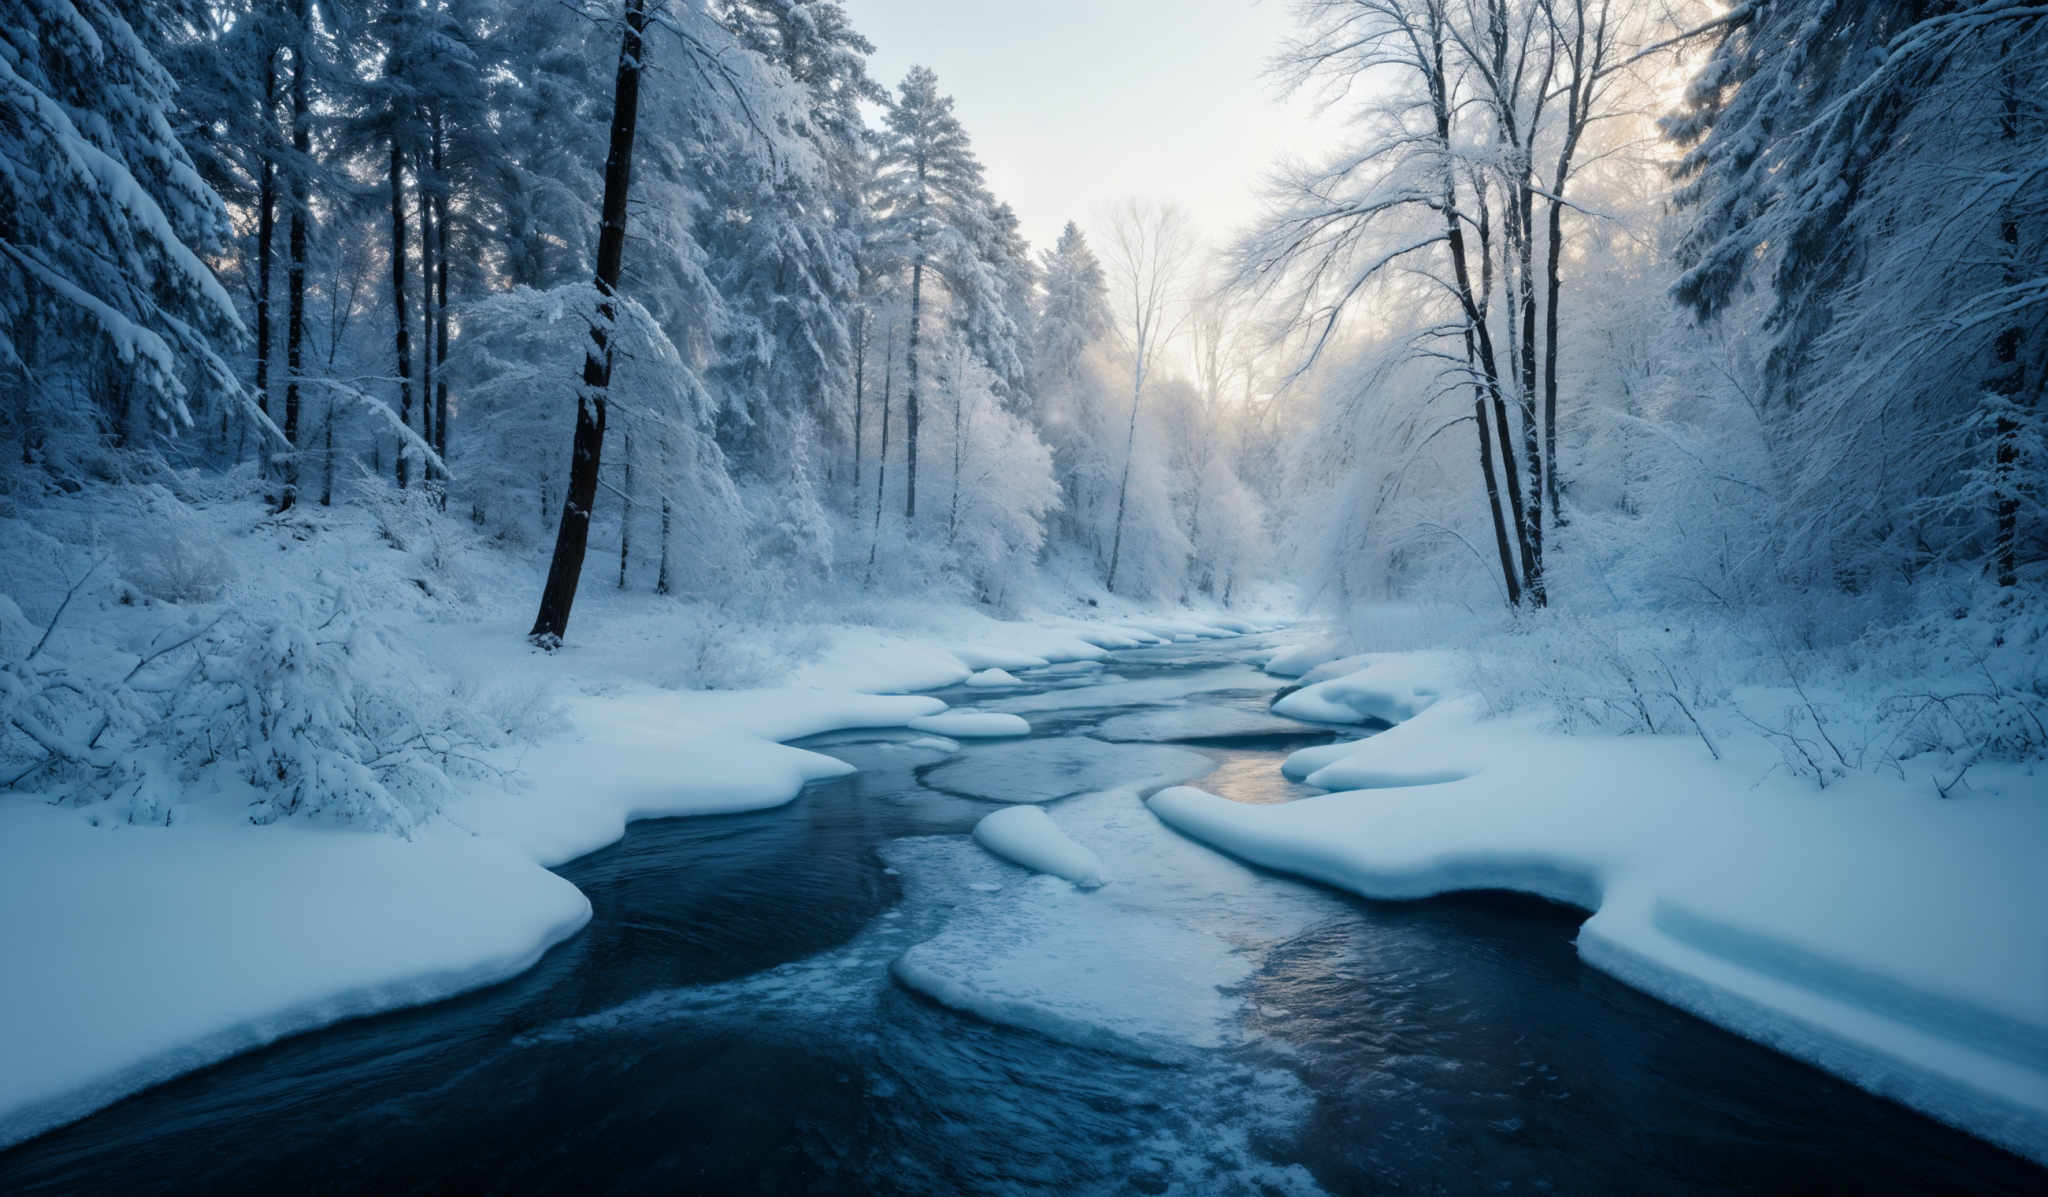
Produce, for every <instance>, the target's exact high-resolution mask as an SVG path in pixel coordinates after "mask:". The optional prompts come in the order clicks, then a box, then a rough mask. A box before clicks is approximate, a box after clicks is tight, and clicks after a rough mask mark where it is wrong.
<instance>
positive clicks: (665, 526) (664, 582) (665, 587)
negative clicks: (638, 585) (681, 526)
mask: <svg viewBox="0 0 2048 1197" xmlns="http://www.w3.org/2000/svg"><path fill="white" fill-rule="evenodd" d="M669 518H670V517H669V506H668V496H667V495H663V496H662V497H661V568H660V569H658V570H657V571H656V572H655V575H654V593H656V594H667V593H669V591H670V590H671V589H672V587H671V585H670V582H669V576H668V540H669Z"/></svg>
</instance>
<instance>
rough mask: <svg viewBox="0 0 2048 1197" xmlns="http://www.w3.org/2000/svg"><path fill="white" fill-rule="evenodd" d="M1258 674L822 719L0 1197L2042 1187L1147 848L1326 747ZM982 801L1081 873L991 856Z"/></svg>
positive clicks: (1530, 974)
mask: <svg viewBox="0 0 2048 1197" xmlns="http://www.w3.org/2000/svg"><path fill="white" fill-rule="evenodd" d="M1270 651H1271V646H1270V645H1269V644H1267V643H1265V642H1264V641H1262V640H1261V639H1259V638H1256V637H1254V638H1247V639H1240V640H1233V641H1223V642H1211V643H1205V644H1198V645H1183V646H1176V647H1172V648H1160V649H1150V650H1140V651H1132V652H1126V653H1119V654H1116V655H1115V656H1114V657H1113V659H1112V660H1111V661H1109V662H1108V663H1107V666H1106V668H1105V669H1090V668H1074V667H1064V668H1055V669H1052V670H1041V671H1037V672H1036V673H1027V674H1024V675H1023V677H1022V679H1021V684H1020V685H1019V686H1018V687H1014V688H1008V689H1002V688H996V689H979V690H971V691H970V690H967V689H965V688H963V689H961V690H960V691H958V692H955V693H948V694H945V695H943V697H945V698H947V699H948V700H949V701H954V702H957V703H959V704H960V705H962V706H970V705H971V706H983V707H993V708H995V709H999V710H1012V711H1015V712H1017V713H1019V714H1023V715H1024V716H1025V717H1026V718H1028V719H1029V720H1031V722H1032V724H1033V726H1034V729H1035V731H1034V738H1033V740H1032V741H1031V742H1028V743H1027V744H1024V745H1022V746H1020V745H1019V743H1018V742H1008V743H1003V742H988V743H984V744H976V743H973V742H967V743H965V744H964V746H963V747H962V748H961V750H960V752H959V753H958V754H954V755H950V756H949V755H948V754H947V753H946V752H945V750H944V749H943V748H942V747H934V746H932V745H931V744H930V743H929V741H927V742H926V743H925V744H917V743H914V742H915V741H918V740H920V739H923V737H920V736H919V735H917V734H915V733H902V732H868V733H846V734H840V735H835V736H828V737H820V738H818V739H816V740H814V741H811V742H809V746H812V747H816V748H818V749H820V750H821V751H826V752H830V753H833V754H835V755H840V756H843V757H844V758H845V759H847V760H849V761H851V762H853V763H854V764H856V765H858V766H859V767H860V770H861V771H860V772H859V773H858V774H855V775H853V776H850V777H848V778H845V779H842V780H839V781H835V782H831V783H827V784H821V785H817V786H814V787H813V788H812V789H811V790H809V791H807V792H806V793H805V794H804V795H803V796H802V797H801V798H799V799H798V800H797V801H796V802H794V803H792V804H791V805H789V806H787V807H783V808H781V809H777V810H771V811H766V812H762V813H759V814H749V815H736V816H724V817H715V818H700V819H673V820H663V821H652V822H645V823H639V824H636V825H634V826H633V827H632V828H631V829H630V830H629V831H628V833H627V835H626V837H625V839H624V840H622V841H621V842H620V843H618V844H616V845H614V846H612V847H610V848H607V849H605V850H603V851H600V852H596V853H593V854H591V855H590V856H587V857H584V858H582V859H580V860H578V861H575V862H573V863H572V864H570V865H568V866H566V867H565V868H563V869H562V870H561V871H562V872H563V873H564V874H565V875H566V876H568V877H569V878H570V879H571V880H572V881H574V882H575V883H576V884H577V885H578V886H580V887H582V888H583V889H584V890H585V891H586V892H587V893H588V894H589V895H590V897H591V899H592V901H593V903H594V904H595V906H596V918H595V920H594V921H593V922H592V923H591V925H590V927H589V928H588V929H587V930H585V931H584V932H583V933H582V934H580V935H578V936H576V937H575V938H573V939H571V940H570V941H569V942H567V943H566V944H564V945H562V946H561V947H559V948H557V949H556V950H554V951H553V952H551V953H550V954H549V955H548V956H547V957H546V958H545V959H544V960H543V961H542V962H541V963H540V964H539V965H538V966H537V967H536V968H534V969H533V970H532V971H531V972H529V973H527V974H526V975H524V976H522V977H520V978H518V979H516V980H514V981H511V982H509V983H507V984H504V985H501V986H498V987H496V988H493V989H490V990H487V991H484V992H482V993H478V994H474V995H471V996H469V997H466V998H462V999H458V1000H455V1001H451V1002H446V1003H442V1004H440V1005H437V1006H433V1007H429V1008H425V1009H420V1010H414V1011H408V1012H403V1013H398V1014H392V1015H387V1016H383V1017H379V1018H374V1019H368V1020H364V1021H360V1022H355V1023H350V1024H346V1025H343V1026H340V1027H336V1028H333V1029H330V1030H327V1031H324V1032H319V1033H316V1034H312V1035H308V1036H304V1037H301V1038H299V1039H295V1040H291V1041H288V1042H285V1043H281V1044H278V1045H275V1046H273V1047H271V1048H268V1049H266V1050H263V1051H260V1052H257V1053H254V1054H251V1055H248V1056H244V1057H241V1058H239V1059H235V1060H231V1061H228V1062H226V1063H224V1064H221V1065H219V1066H216V1067H214V1068H211V1069H208V1070H205V1071H203V1072H200V1073H196V1074H193V1075H191V1076H188V1077H185V1078H183V1079H181V1080H178V1081H175V1082H173V1083H171V1084H168V1085H165V1086H163V1087H161V1088H158V1089H155V1090H152V1091H149V1092H147V1093H143V1094H141V1095H138V1096H136V1097H134V1098H131V1099H129V1100H128V1101H126V1102H123V1103H121V1104H119V1105H117V1106H114V1107H112V1108H110V1109H108V1110H106V1111H104V1112H102V1113H100V1114H99V1115H97V1116H95V1117H93V1118H91V1119H88V1120H87V1121H85V1122H82V1123H80V1124H78V1125H75V1126H73V1127H70V1128H67V1129H65V1130H61V1131H58V1132H55V1133H53V1134H50V1135H48V1136H45V1137H43V1138H41V1139H39V1140H35V1141H32V1142H30V1143H28V1144H26V1145H24V1146H22V1147H20V1148H18V1149H16V1150H15V1151H13V1152H11V1153H7V1154H4V1155H0V1192H7V1193H28V1192H64V1193H93V1192H105V1193H117V1192H118V1193H142V1192H159V1191H205V1192H210V1193H220V1192H243V1191H248V1192H276V1191H289V1192H292V1193H294V1194H304V1193H321V1192H335V1191H374V1192H379V1193H397V1192H446V1191H489V1192H505V1191H511V1192H536V1193H554V1192H607V1191H620V1192H642V1191H659V1192H712V1193H723V1192H735V1193H738V1192H744V1193H759V1192H771V1193H780V1192H805V1193H810V1192H835V1191H863V1192H916V1193H928V1192H970V1191H971V1192H988V1191H1044V1192H1057V1193H1077V1192H1081V1193H1095V1192H1102V1193H1123V1192H1135V1193H1161V1192H1176V1191H1177V1192H1188V1193H1230V1192H1255V1193H1263V1192H1272V1193H1291V1192H1319V1191H1328V1192H1340V1193H1352V1192H1379V1191H1419V1192H1468V1191H1478V1190H1484V1189H1493V1188H1507V1189H1516V1190H1521V1189H1543V1190H1553V1191H1559V1192H1571V1193H1581V1192H1609V1191H1612V1192H1688V1191H1698V1192H1705V1191H1717V1192H1718V1191H1727V1190H1730V1189H1736V1190H1742V1189H1751V1190H1780V1191H1782V1190H1786V1189H1791V1190H1808V1191H1812V1190H1829V1191H1845V1190H1846V1191H1860V1190H1917V1191H1923V1192H1927V1191H1958V1192H1960V1191H1970V1192H1980V1193H1981V1192H2003V1191H2013V1192H2019V1191H2038V1185H2039V1184H2040V1180H2041V1173H2040V1172H2039V1170H2038V1169H2035V1168H2033V1167H2032V1166H2031V1165H2028V1164H2025V1163H2023V1162H2021V1161H2019V1160H2018V1159H2016V1158H2014V1157H2011V1156H2008V1155H2005V1154H2004V1153H2002V1152H1999V1151H1998V1150H1996V1149H1994V1148H1991V1147H1988V1146H1985V1145H1982V1144H1980V1143H1978V1142H1976V1141H1975V1140H1972V1139H1969V1138H1967V1137H1965V1136H1963V1135H1961V1134H1959V1133H1957V1132H1954V1131H1951V1130H1948V1129H1946V1128H1944V1127H1941V1126H1939V1125H1937V1124H1935V1123H1933V1122H1930V1121H1928V1120H1926V1119H1923V1118H1921V1117H1919V1116H1917V1115H1915V1114H1912V1113H1909V1112H1907V1111H1906V1110H1904V1109H1901V1108H1899V1107H1896V1106H1893V1105H1891V1104H1889V1103H1886V1102H1882V1101H1879V1100H1877V1099H1875V1098H1872V1097H1869V1096H1866V1095H1865V1094H1863V1093H1861V1092H1859V1091H1857V1090H1855V1089H1852V1088H1850V1087H1848V1086H1846V1085H1843V1084H1841V1083H1839V1082H1837V1081H1834V1080H1833V1079H1831V1078H1829V1077H1827V1076H1824V1075H1822V1074H1821V1073H1818V1072H1815V1071H1813V1070H1811V1069H1808V1068H1806V1067H1804V1066H1803V1065H1799V1064H1796V1063H1793V1062H1791V1061H1789V1060H1787V1059H1784V1058H1782V1057H1780V1056H1777V1055H1775V1054H1773V1053H1771V1052H1769V1051H1766V1050H1764V1049H1762V1048H1759V1047H1755V1046H1753V1045H1751V1044H1748V1043H1746V1042H1743V1041H1741V1040H1739V1039H1736V1038H1733V1037H1731V1036H1729V1035H1726V1034H1724V1033H1722V1032H1720V1031H1718V1030H1716V1029H1714V1028H1712V1027H1710V1026H1708V1025H1706V1024H1703V1023H1700V1022H1698V1021H1695V1020H1693V1019H1692V1018H1690V1017H1688V1016H1686V1015H1683V1014H1680V1013H1678V1012H1677V1011H1675V1010H1672V1009H1669V1008H1667V1007H1665V1006H1662V1005H1660V1004H1659V1003H1657V1002H1655V1001H1653V1000H1651V999H1649V998H1646V997H1643V996H1641V995H1639V994H1637V993H1635V992H1633V991H1631V990H1629V989H1626V988H1624V987H1622V986H1621V985H1619V984H1618V983H1616V982H1613V981H1610V980H1608V979H1607V978H1605V977H1603V976H1601V975H1599V974H1597V973H1594V972H1593V971H1591V970H1590V969H1587V968H1585V967H1584V966H1582V965H1581V964H1580V963H1579V962H1578V960H1577V958H1576V956H1575V955H1574V954H1573V951H1572V947H1571V940H1572V937H1573V935H1574V933H1575V931H1576V928H1577V924H1578V916H1577V915H1575V914H1574V913H1572V912H1569V911H1564V910H1560V909H1558V908H1555V907H1551V906H1547V905H1544V904H1541V903H1536V902H1532V901H1525V900H1520V899H1515V898H1511V897H1505V896H1500V895H1475V896H1469V897H1462V898H1452V899H1443V900H1436V901H1431V902H1424V903H1417V904H1407V905H1400V904H1377V903H1366V902H1361V901H1357V900H1354V899H1351V898H1348V897H1345V896H1341V895H1338V894H1335V893H1333V892H1330V891H1325V890H1322V889H1318V888H1316V887H1313V886H1307V885H1303V884H1300V883H1297V882H1294V881H1290V880H1286V879H1283V878H1279V877H1276V876H1272V875H1269V874H1265V873H1261V872H1258V871H1255V870H1252V869H1248V868H1245V867H1242V866H1240V865H1237V864H1235V863H1233V862H1230V861H1228V860H1225V859H1223V858H1222V857H1219V856H1217V855H1216V854H1214V853H1212V852H1209V851H1208V850H1206V849H1203V848H1201V847H1199V846H1197V845H1195V844H1193V843H1191V842H1189V841H1186V840H1183V839H1181V838H1180V837H1178V836H1177V835H1175V834H1174V833H1172V832H1170V831H1168V830H1167V829H1166V828H1164V827H1163V826H1162V825H1160V824H1159V823H1158V822H1157V821H1156V820H1154V819H1153V818H1152V816H1151V815H1150V814H1149V812H1147V811H1146V810H1145V809H1144V807H1143V806H1142V804H1141V803H1140V801H1139V800H1138V798H1137V797H1136V796H1135V795H1134V793H1133V792H1132V791H1131V789H1129V788H1128V787H1132V786H1147V785H1157V784H1163V783H1164V782H1165V781H1168V780H1173V779H1176V778H1180V777H1187V776H1191V775H1193V774H1194V773H1199V772H1202V771H1204V770H1212V771H1210V772H1208V774H1207V777H1206V778H1205V780H1203V781H1202V782H1200V783H1198V784H1201V785H1203V786H1204V787H1205V788H1209V789H1211V790H1213V791H1215V792H1218V793H1222V794H1224V795H1225V796H1227V797H1231V798H1234V799H1237V800H1239V801H1247V802H1277V801H1286V800H1288V799H1290V798H1292V797H1296V796H1299V795H1300V794H1302V793H1306V792H1308V791H1305V790H1302V789H1301V788H1300V787H1297V786H1294V785H1292V784H1290V783H1288V782H1286V781H1284V780H1283V779H1282V778H1281V777H1280V774H1279V772H1278V769H1277V765H1278V762H1279V759H1280V757H1281V756H1282V755H1284V754H1285V752H1286V751H1288V750H1289V749H1291V748H1294V747H1299V746H1301V745H1303V744H1307V743H1316V742H1321V741H1323V740H1326V739H1328V738H1329V735H1330V733H1329V732H1327V731H1318V730H1315V729H1310V728H1302V727H1298V726H1290V725H1288V724H1287V723H1286V721H1284V720H1275V719H1273V718H1272V717H1270V716H1269V715H1267V714H1266V707H1267V704H1268V701H1269V700H1270V698H1271V696H1272V693H1273V691H1274V690H1275V689H1277V687H1278V683H1277V682H1276V681H1274V680H1273V679H1270V678H1266V677H1263V676H1262V675H1260V674H1258V673H1257V672H1256V670H1255V669H1254V668H1253V667H1252V663H1255V662H1257V661H1259V660H1262V659H1263V658H1264V657H1265V656H1266V655H1267V654H1268V653H1269V652H1270ZM1075 736H1083V737H1087V738H1086V739H1084V740H1081V741H1078V742H1077V741H1068V742H1066V743H1051V741H1054V740H1057V739H1059V738H1062V737H1075ZM1174 741H1178V742H1174ZM1111 745H1116V747H1111ZM977 758H986V760H984V761H981V762H979V763H978V762H977ZM927 779H928V780H929V781H930V783H931V784H929V785H927V784H926V781H927ZM989 794H993V795H999V796H1002V797H1005V798H1009V799H1012V800H1017V799H1028V800H1041V801H1045V802H1046V805H1045V809H1046V811H1047V813H1048V814H1049V815H1050V816H1051V817H1052V819H1053V820H1054V821H1055V822H1056V823H1057V824H1058V825H1059V826H1060V828H1061V829H1062V830H1064V831H1065V832H1066V833H1067V834H1068V835H1070V836H1072V837H1073V838H1074V839H1075V840H1077V841H1079V842H1080V843H1082V844H1084V845H1085V846H1087V847H1088V848H1090V849H1092V850H1094V851H1095V852H1096V853H1097V854H1098V855H1099V856H1100V857H1101V859H1102V861H1103V864H1104V866H1105V870H1106V872H1107V873H1108V875H1109V877H1110V878H1111V883H1110V884H1109V885H1107V886H1106V887H1104V888H1102V889H1100V890H1096V891H1092V892H1083V891H1080V890H1076V889H1075V888H1074V887H1072V886H1071V885H1069V884H1067V883H1066V882H1064V881H1061V880H1058V879H1056V878H1050V877H1038V876H1033V875H1030V874H1027V873H1026V872H1024V871H1023V870H1021V869H1018V868H1015V867H1013V866H1011V865H1008V864H1005V863H1003V862H1001V861H999V860H997V859H996V858H994V857H992V856H990V855H989V854H988V853H986V852H985V851H983V850H982V849H981V848H980V847H979V846H978V845H976V844H975V843H974V841H972V840H971V839H969V838H968V834H967V833H968V832H969V830H970V829H971V828H972V826H973V825H974V823H975V822H976V820H978V819H979V818H980V817H981V816H982V815H984V814H986V813H988V812H989V811H991V810H993V809H996V804H994V803H993V802H990V801H988V800H986V798H984V797H979V796H976V795H989Z"/></svg>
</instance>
